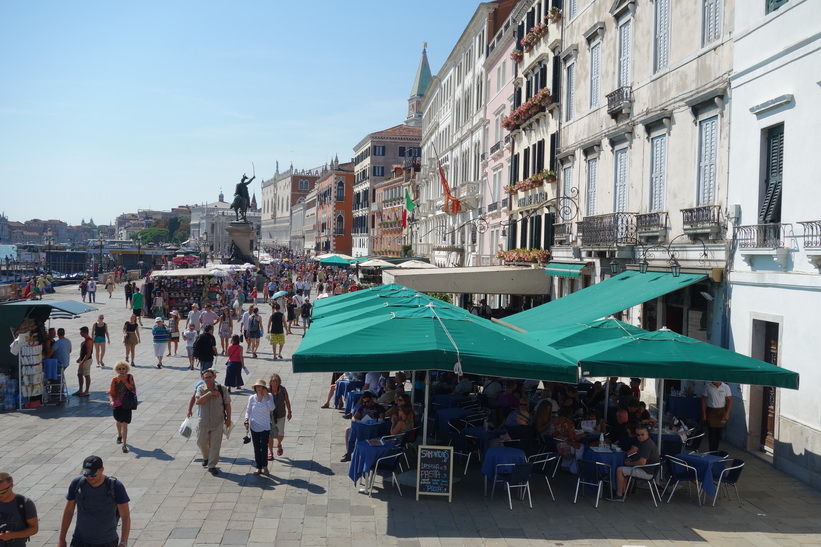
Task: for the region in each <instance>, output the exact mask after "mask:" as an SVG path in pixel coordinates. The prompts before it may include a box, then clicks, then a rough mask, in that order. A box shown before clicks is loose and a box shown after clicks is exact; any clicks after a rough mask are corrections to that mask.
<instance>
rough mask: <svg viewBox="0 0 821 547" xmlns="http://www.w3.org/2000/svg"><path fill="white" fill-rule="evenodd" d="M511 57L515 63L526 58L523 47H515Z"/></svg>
mask: <svg viewBox="0 0 821 547" xmlns="http://www.w3.org/2000/svg"><path fill="white" fill-rule="evenodd" d="M510 58H511V59H513V62H514V63H521V62H522V60H523V59H524V58H525V54H524V52H523V51H522V50H521V49H514V50H513V51H512V52H511V54H510Z"/></svg>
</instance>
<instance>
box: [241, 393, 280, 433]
mask: <svg viewBox="0 0 821 547" xmlns="http://www.w3.org/2000/svg"><path fill="white" fill-rule="evenodd" d="M275 408H276V405H275V404H274V397H273V396H272V395H271V394H270V393H269V394H267V395H265V396H264V397H263V398H262V400H261V401H259V400H257V394H256V393H254V394H253V395H251V396H250V397H248V406H247V407H246V408H245V418H246V419H247V420H248V424H249V425H250V426H251V431H253V432H255V433H259V432H260V431H271V412H273V411H274V409H275Z"/></svg>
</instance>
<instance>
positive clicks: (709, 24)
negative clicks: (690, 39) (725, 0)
mask: <svg viewBox="0 0 821 547" xmlns="http://www.w3.org/2000/svg"><path fill="white" fill-rule="evenodd" d="M703 1H704V8H703V17H704V21H703V23H702V26H703V28H704V35H703V36H702V40H701V45H706V44H709V43H710V42H714V41H715V40H718V39H719V38H720V37H721V10H722V7H723V6H722V1H721V0H703Z"/></svg>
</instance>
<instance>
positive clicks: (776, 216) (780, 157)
mask: <svg viewBox="0 0 821 547" xmlns="http://www.w3.org/2000/svg"><path fill="white" fill-rule="evenodd" d="M783 179H784V126H783V125H779V126H777V127H773V128H772V129H770V130H769V131H768V132H767V180H766V181H765V183H766V185H767V190H766V193H765V194H764V201H763V202H762V204H761V211H760V212H759V214H758V221H759V222H761V223H762V224H770V223H774V222H781V182H782V180H783Z"/></svg>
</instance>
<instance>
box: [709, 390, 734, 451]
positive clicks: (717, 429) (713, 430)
mask: <svg viewBox="0 0 821 547" xmlns="http://www.w3.org/2000/svg"><path fill="white" fill-rule="evenodd" d="M732 408H733V394H732V393H731V392H730V386H728V385H727V384H725V383H724V382H709V383H707V384H705V385H704V394H703V395H702V397H701V419H702V420H703V421H704V422H706V424H707V439H708V442H709V445H710V450H711V451H713V450H718V443H719V442H720V441H721V433H722V430H723V429H724V428H725V427H727V420H729V419H730V410H732Z"/></svg>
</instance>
